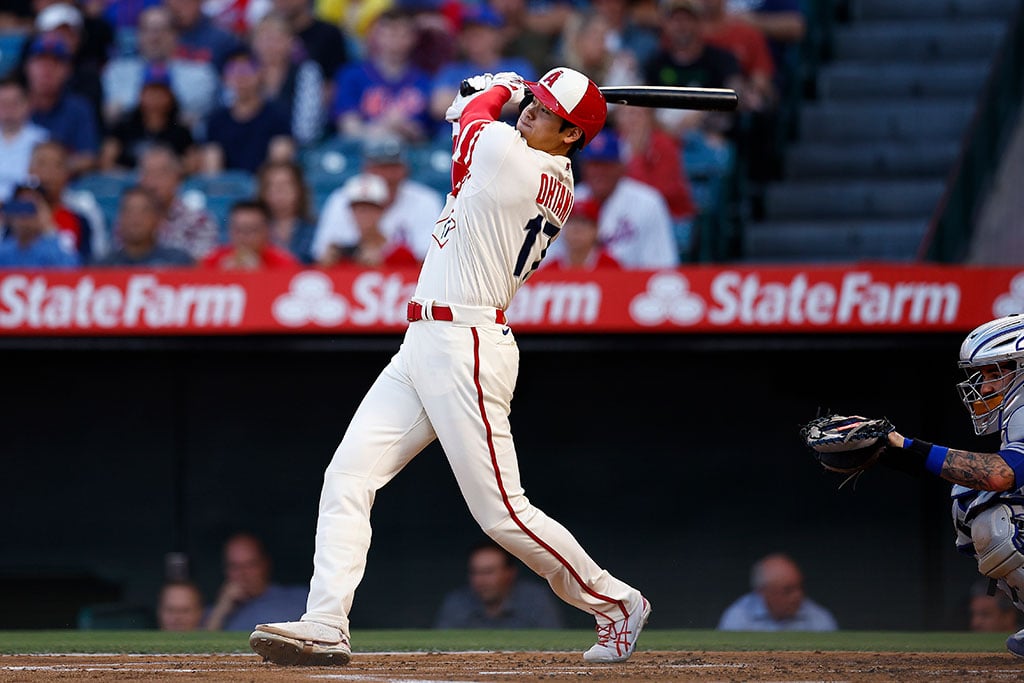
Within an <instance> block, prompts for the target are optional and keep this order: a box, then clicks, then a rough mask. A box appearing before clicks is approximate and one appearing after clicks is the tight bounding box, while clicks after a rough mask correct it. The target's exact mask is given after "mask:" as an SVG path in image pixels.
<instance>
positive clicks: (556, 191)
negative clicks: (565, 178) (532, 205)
mask: <svg viewBox="0 0 1024 683" xmlns="http://www.w3.org/2000/svg"><path fill="white" fill-rule="evenodd" d="M537 203H538V204H540V205H541V206H546V207H547V208H548V209H550V210H551V212H552V213H553V214H555V215H556V216H558V220H559V222H560V223H564V222H565V219H566V218H568V217H569V212H570V211H571V210H572V190H570V189H569V188H568V187H566V186H565V183H562V182H559V181H558V180H556V179H555V178H554V177H552V176H550V175H548V174H547V173H541V174H540V189H539V190H538V191H537Z"/></svg>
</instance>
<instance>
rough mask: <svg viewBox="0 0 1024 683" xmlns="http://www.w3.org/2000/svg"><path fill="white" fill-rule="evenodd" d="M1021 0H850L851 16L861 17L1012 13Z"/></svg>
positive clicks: (908, 17)
mask: <svg viewBox="0 0 1024 683" xmlns="http://www.w3.org/2000/svg"><path fill="white" fill-rule="evenodd" d="M1018 2H1019V0H898V1H896V0H848V4H849V8H850V10H849V11H850V16H851V18H853V19H855V20H862V19H915V20H916V19H927V18H947V19H952V18H964V17H971V18H976V17H1010V16H1012V15H1013V12H1014V10H1016V9H1017V5H1018Z"/></svg>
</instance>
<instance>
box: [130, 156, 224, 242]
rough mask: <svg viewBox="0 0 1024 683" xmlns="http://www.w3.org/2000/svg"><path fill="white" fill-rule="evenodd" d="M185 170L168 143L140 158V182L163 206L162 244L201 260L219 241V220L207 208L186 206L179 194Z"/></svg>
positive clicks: (161, 210)
mask: <svg viewBox="0 0 1024 683" xmlns="http://www.w3.org/2000/svg"><path fill="white" fill-rule="evenodd" d="M183 179H184V169H183V167H182V163H181V159H179V158H178V155H177V154H175V153H174V150H173V149H171V148H170V147H167V146H166V145H153V146H151V147H148V148H146V149H145V150H144V151H143V152H142V154H141V156H140V157H139V185H141V186H142V187H144V188H145V189H146V190H149V192H150V193H152V195H153V197H154V198H155V199H156V201H157V204H158V205H159V206H160V215H161V218H162V221H161V224H160V244H162V245H164V246H167V247H178V248H180V249H183V250H185V251H187V252H188V253H189V254H191V255H192V258H194V259H196V260H199V259H201V258H203V257H204V256H206V254H208V253H209V252H210V250H211V249H213V248H214V246H216V244H217V221H216V220H215V219H214V217H213V216H212V215H211V214H210V213H209V212H207V211H205V210H201V209H193V208H189V207H187V206H185V204H184V203H183V202H182V201H181V199H180V198H179V196H178V192H179V190H180V188H181V182H182V180H183Z"/></svg>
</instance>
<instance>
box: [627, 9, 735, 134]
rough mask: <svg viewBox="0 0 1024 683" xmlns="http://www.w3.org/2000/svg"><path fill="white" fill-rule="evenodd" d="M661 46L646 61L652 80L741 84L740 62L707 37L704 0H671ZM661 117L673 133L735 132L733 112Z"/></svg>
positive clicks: (646, 77)
mask: <svg viewBox="0 0 1024 683" xmlns="http://www.w3.org/2000/svg"><path fill="white" fill-rule="evenodd" d="M663 19H664V24H663V29H662V48H661V49H660V50H659V51H658V52H656V53H655V54H654V55H653V56H652V57H651V58H650V59H649V60H647V61H646V62H644V63H643V64H642V67H641V68H642V73H643V76H644V82H645V83H647V84H648V85H669V86H694V87H702V88H733V89H736V90H742V89H743V74H742V71H741V70H740V66H739V62H738V61H737V60H736V57H735V56H733V54H732V53H731V52H729V51H728V50H723V49H721V48H717V47H714V46H711V45H708V44H707V43H706V42H705V40H704V34H703V31H704V5H703V2H702V1H701V0H668V2H667V4H666V6H665V9H664V17H663ZM659 119H660V120H661V122H662V125H664V126H665V128H666V130H668V131H669V132H670V133H671V134H672V135H674V136H676V137H677V138H680V139H681V138H682V137H683V135H684V134H686V133H687V132H689V131H697V132H699V133H700V134H701V135H702V136H704V137H708V136H710V137H712V138H713V140H714V141H715V142H720V141H721V140H723V139H724V138H726V137H730V136H732V135H734V134H735V130H736V114H735V113H734V112H699V111H688V110H681V109H677V110H669V109H662V110H659Z"/></svg>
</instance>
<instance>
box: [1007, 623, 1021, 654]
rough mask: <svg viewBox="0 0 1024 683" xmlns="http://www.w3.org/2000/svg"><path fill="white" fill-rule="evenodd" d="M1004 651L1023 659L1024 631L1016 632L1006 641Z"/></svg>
mask: <svg viewBox="0 0 1024 683" xmlns="http://www.w3.org/2000/svg"><path fill="white" fill-rule="evenodd" d="M1006 649H1007V650H1009V651H1010V654H1012V655H1017V656H1018V657H1024V629H1021V630H1020V631H1017V632H1016V633H1014V634H1013V635H1012V636H1010V637H1009V638H1007V639H1006Z"/></svg>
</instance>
